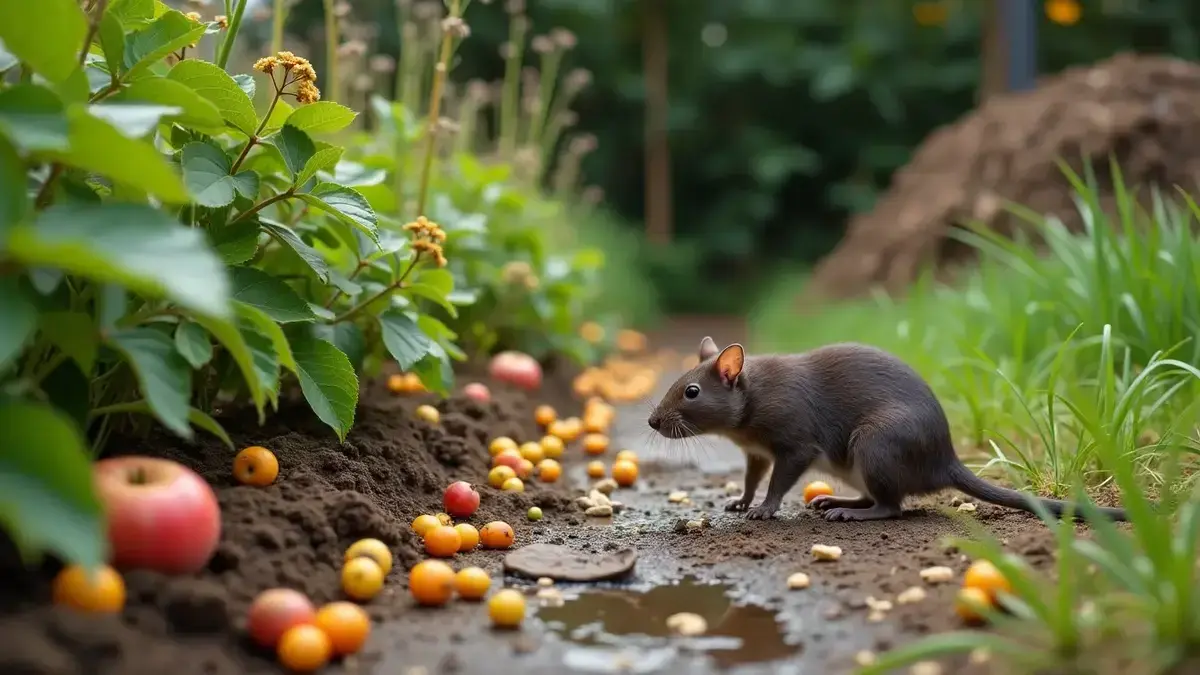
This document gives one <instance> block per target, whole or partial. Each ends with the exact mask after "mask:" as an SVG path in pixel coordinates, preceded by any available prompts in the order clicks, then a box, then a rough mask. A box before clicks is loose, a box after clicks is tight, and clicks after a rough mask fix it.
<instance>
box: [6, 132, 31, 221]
mask: <svg viewBox="0 0 1200 675" xmlns="http://www.w3.org/2000/svg"><path fill="white" fill-rule="evenodd" d="M28 179H29V177H28V176H27V175H26V173H25V165H24V164H23V163H22V162H21V158H20V156H18V155H17V150H16V148H14V147H13V146H12V144H11V143H9V142H8V139H7V138H5V137H4V136H0V242H3V241H4V239H5V237H7V236H8V231H9V230H11V229H12V228H13V227H16V226H17V224H19V223H21V222H22V221H24V220H25V217H26V216H27V215H28V214H29V201H30V200H29V192H28V190H26V188H25V184H26V182H28Z"/></svg>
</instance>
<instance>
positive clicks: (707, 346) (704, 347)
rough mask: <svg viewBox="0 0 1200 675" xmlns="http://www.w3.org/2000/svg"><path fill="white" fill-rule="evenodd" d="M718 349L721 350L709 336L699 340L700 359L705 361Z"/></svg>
mask: <svg viewBox="0 0 1200 675" xmlns="http://www.w3.org/2000/svg"><path fill="white" fill-rule="evenodd" d="M719 351H721V350H720V349H718V348H717V343H715V342H713V339H712V338H711V337H708V336H705V337H704V339H703V340H701V341H700V360H701V361H707V360H709V359H711V358H712V357H714V356H716V355H717V352H719Z"/></svg>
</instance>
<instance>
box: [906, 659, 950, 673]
mask: <svg viewBox="0 0 1200 675" xmlns="http://www.w3.org/2000/svg"><path fill="white" fill-rule="evenodd" d="M908 672H910V673H912V675H942V664H940V663H938V662H936V661H919V662H917V663H914V664H913V665H912V668H909V669H908Z"/></svg>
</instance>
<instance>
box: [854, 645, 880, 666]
mask: <svg viewBox="0 0 1200 675" xmlns="http://www.w3.org/2000/svg"><path fill="white" fill-rule="evenodd" d="M854 662H855V663H857V664H858V665H860V666H862V667H863V668H866V667H867V666H869V665H871V664H873V663H875V652H872V651H869V650H866V649H864V650H862V651H860V652H859V653H857V654H855V655H854Z"/></svg>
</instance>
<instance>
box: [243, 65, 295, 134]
mask: <svg viewBox="0 0 1200 675" xmlns="http://www.w3.org/2000/svg"><path fill="white" fill-rule="evenodd" d="M250 83H251V84H254V80H253V79H251V80H250ZM250 97H251V98H253V97H254V94H250ZM293 110H295V108H293V107H292V106H290V105H288V103H287V101H284V100H283V99H280V100H278V101H276V102H275V107H274V108H272V109H271V115H270V116H269V117H267V123H266V124H265V125H263V130H262V133H260V134H259V136H260V137H263V136H270V135H272V134H275V133H278V132H279V130H280V129H281V128H282V127H283V125H285V124H287V120H288V118H289V117H291V116H292V111H293Z"/></svg>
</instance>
